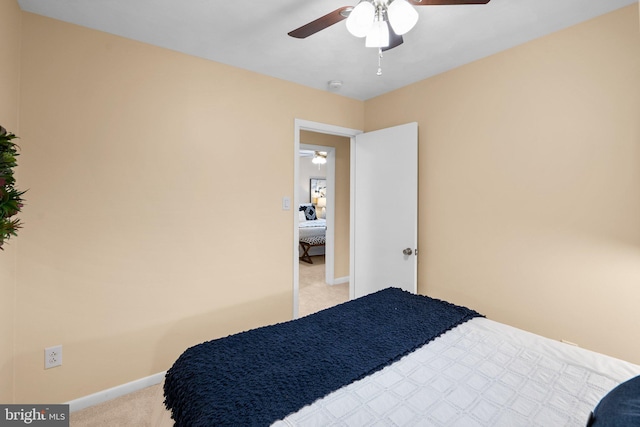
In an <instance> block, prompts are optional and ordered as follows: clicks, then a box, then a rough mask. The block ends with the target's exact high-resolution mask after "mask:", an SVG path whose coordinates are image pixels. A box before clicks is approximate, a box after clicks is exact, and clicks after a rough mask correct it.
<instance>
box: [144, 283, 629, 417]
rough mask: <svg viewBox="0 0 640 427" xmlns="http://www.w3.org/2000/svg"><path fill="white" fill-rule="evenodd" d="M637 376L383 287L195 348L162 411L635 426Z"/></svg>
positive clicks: (174, 376) (180, 365)
mask: <svg viewBox="0 0 640 427" xmlns="http://www.w3.org/2000/svg"><path fill="white" fill-rule="evenodd" d="M639 375H640V366H638V365H634V364H631V363H628V362H625V361H622V360H619V359H615V358H612V357H608V356H605V355H602V354H598V353H594V352H591V351H588V350H585V349H581V348H579V347H575V346H571V345H567V344H564V343H561V342H557V341H553V340H550V339H547V338H544V337H541V336H538V335H535V334H531V333H528V332H525V331H522V330H519V329H516V328H513V327H510V326H507V325H504V324H501V323H498V322H495V321H492V320H490V319H486V318H485V317H484V316H482V315H481V314H479V313H477V312H475V311H473V310H471V309H468V308H466V307H460V306H456V305H453V304H450V303H448V302H445V301H440V300H436V299H432V298H429V297H426V296H421V295H415V294H410V293H408V292H406V291H402V290H400V289H397V288H388V289H384V290H382V291H379V292H375V293H373V294H370V295H367V296H365V297H362V298H358V299H355V300H352V301H349V302H346V303H344V304H341V305H339V306H336V307H332V308H329V309H326V310H323V311H321V312H318V313H315V314H312V315H309V316H306V317H303V318H300V319H297V320H293V321H289V322H284V323H280V324H277V325H271V326H266V327H262V328H257V329H252V330H250V331H246V332H242V333H240V334H235V335H231V336H229V337H225V338H221V339H216V340H212V341H208V342H205V343H202V344H199V345H196V346H194V347H191V348H189V349H187V350H186V351H185V352H184V353H183V354H182V355H181V356H180V358H178V360H176V362H175V363H174V365H173V366H172V368H171V369H170V370H169V371H167V374H166V377H165V382H164V386H163V387H164V397H165V399H164V403H165V405H166V408H167V409H166V410H164V411H163V414H162V415H161V416H160V418H156V419H157V420H162V422H160V421H158V423H157V424H158V425H173V422H174V421H175V425H177V426H211V425H235V426H238V425H256V426H258V425H273V426H276V427H288V426H329V425H335V426H464V427H474V426H492V427H493V426H509V427H514V426H545V427H550V426H586V425H588V423H589V425H593V426H594V427H598V426H609V425H618V426H624V425H640V424H629V422H630V421H629V420H632V421H631V422H639V420H640V376H639ZM620 396H622V397H620ZM621 405H622V408H623V409H620V407H621ZM593 413H595V416H594V415H593ZM170 417H172V418H173V420H171V418H170ZM616 417H627V418H626V419H625V420H624V421H619V420H617V419H616ZM607 422H613V423H609V424H607Z"/></svg>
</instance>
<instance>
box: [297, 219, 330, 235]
mask: <svg viewBox="0 0 640 427" xmlns="http://www.w3.org/2000/svg"><path fill="white" fill-rule="evenodd" d="M299 231H300V233H299V234H300V236H299V237H300V238H303V237H314V236H324V235H325V233H326V231H327V220H326V219H315V220H309V221H300V222H299Z"/></svg>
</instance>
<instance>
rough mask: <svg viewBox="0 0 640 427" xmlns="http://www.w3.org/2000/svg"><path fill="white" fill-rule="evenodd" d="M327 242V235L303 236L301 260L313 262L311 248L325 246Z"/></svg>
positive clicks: (301, 240)
mask: <svg viewBox="0 0 640 427" xmlns="http://www.w3.org/2000/svg"><path fill="white" fill-rule="evenodd" d="M326 242H327V239H326V236H311V237H302V238H301V239H300V246H302V251H303V253H302V255H301V256H300V261H304V262H306V263H309V264H313V261H312V260H311V255H309V249H311V248H312V247H314V246H324V245H325V243H326Z"/></svg>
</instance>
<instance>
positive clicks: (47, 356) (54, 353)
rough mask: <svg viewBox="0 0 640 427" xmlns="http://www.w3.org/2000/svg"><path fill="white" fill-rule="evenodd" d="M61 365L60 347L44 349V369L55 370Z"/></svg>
mask: <svg viewBox="0 0 640 427" xmlns="http://www.w3.org/2000/svg"><path fill="white" fill-rule="evenodd" d="M60 365H62V346H61V345H55V346H53V347H47V348H45V349H44V368H45V369H49V368H55V367H56V366H60Z"/></svg>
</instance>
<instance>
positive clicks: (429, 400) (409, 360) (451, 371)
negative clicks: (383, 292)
mask: <svg viewBox="0 0 640 427" xmlns="http://www.w3.org/2000/svg"><path fill="white" fill-rule="evenodd" d="M639 374H640V366H636V365H633V364H630V363H627V362H623V361H620V360H618V359H614V358H611V357H607V356H603V355H601V354H597V353H593V352H590V351H588V350H584V349H581V348H577V347H573V346H570V345H567V344H563V343H560V342H556V341H553V340H550V339H546V338H543V337H540V336H538V335H534V334H530V333H527V332H524V331H522V330H519V329H515V328H512V327H509V326H506V325H503V324H500V323H497V322H493V321H491V320H488V319H484V318H477V319H473V320H471V321H469V322H467V323H465V324H462V325H460V326H458V327H457V328H455V329H453V330H451V331H449V332H447V333H446V334H444V335H442V336H441V337H439V338H437V339H436V340H434V341H433V342H431V343H430V344H427V345H425V346H424V347H422V348H420V349H418V350H416V351H415V352H413V353H411V354H410V355H408V356H405V357H404V358H402V359H401V360H399V361H398V362H396V363H394V364H392V365H390V366H388V367H386V368H384V369H383V370H381V371H379V372H377V373H375V374H373V375H370V376H368V377H366V378H364V379H363V380H360V381H357V382H355V383H352V384H350V385H349V386H346V387H343V388H342V389H340V390H337V391H335V392H333V393H331V394H330V395H328V396H326V397H325V398H323V399H321V400H319V401H317V402H315V403H314V404H313V405H310V406H307V407H305V408H303V409H301V410H300V411H298V412H297V413H295V414H291V415H289V416H288V417H287V418H285V419H284V420H281V421H278V422H276V423H275V424H274V426H276V427H286V426H304V427H312V426H318V427H324V426H353V427H363V426H446V427H457V426H459V427H475V426H491V427H500V426H505V427H517V426H543V427H554V426H584V425H585V424H586V422H587V419H588V417H589V413H590V411H591V410H592V409H593V408H594V407H595V405H596V404H597V403H598V401H599V400H600V398H601V397H602V396H604V395H605V394H606V393H607V392H608V391H609V390H610V389H612V388H613V387H614V386H615V385H617V384H619V383H620V382H622V381H624V380H626V379H628V378H631V377H633V376H635V375H639Z"/></svg>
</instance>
